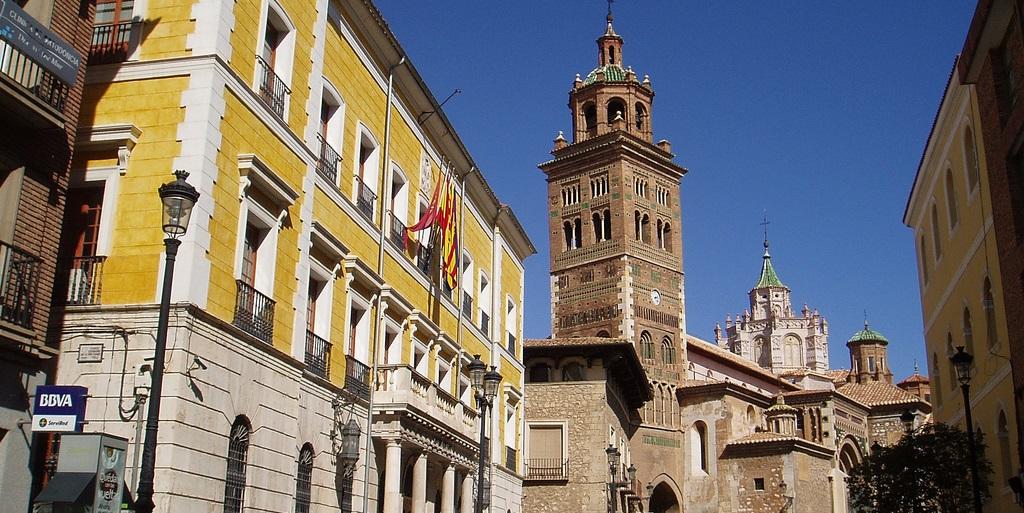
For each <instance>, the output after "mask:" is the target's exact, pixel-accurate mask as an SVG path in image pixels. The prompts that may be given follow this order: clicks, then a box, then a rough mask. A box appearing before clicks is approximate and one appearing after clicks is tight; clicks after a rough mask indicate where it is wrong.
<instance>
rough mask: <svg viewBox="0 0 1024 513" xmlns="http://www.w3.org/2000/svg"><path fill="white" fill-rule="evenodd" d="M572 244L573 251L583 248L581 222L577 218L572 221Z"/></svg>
mask: <svg viewBox="0 0 1024 513" xmlns="http://www.w3.org/2000/svg"><path fill="white" fill-rule="evenodd" d="M573 243H574V245H573V248H574V249H575V248H582V247H583V222H582V221H580V218H578V217H577V218H576V219H575V220H574V221H573Z"/></svg>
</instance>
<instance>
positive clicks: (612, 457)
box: [604, 444, 653, 513]
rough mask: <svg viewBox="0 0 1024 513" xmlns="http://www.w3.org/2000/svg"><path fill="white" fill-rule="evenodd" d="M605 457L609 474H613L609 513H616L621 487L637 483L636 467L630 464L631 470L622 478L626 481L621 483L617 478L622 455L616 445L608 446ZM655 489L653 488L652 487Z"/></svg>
mask: <svg viewBox="0 0 1024 513" xmlns="http://www.w3.org/2000/svg"><path fill="white" fill-rule="evenodd" d="M604 452H605V455H606V456H608V473H609V474H611V480H610V481H609V482H608V503H609V506H608V507H609V511H611V512H612V513H614V512H615V511H616V509H618V497H617V494H616V492H617V491H618V489H619V488H620V487H624V486H632V485H633V483H634V482H635V481H636V467H635V466H633V464H632V463H630V464H629V468H627V469H626V475H624V476H622V477H624V478H625V479H624V480H622V481H619V480H618V479H617V476H618V475H619V468H621V464H622V454H621V453H619V449H618V448H617V447H615V446H614V445H611V444H608V448H607V449H605V450H604ZM651 488H652V489H653V487H651Z"/></svg>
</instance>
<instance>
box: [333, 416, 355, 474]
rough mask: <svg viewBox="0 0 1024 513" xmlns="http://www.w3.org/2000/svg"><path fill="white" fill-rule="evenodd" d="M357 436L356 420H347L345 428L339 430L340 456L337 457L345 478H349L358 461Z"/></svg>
mask: <svg viewBox="0 0 1024 513" xmlns="http://www.w3.org/2000/svg"><path fill="white" fill-rule="evenodd" d="M359 435H360V431H359V423H358V422H356V419H348V422H347V423H346V424H345V427H343V428H342V429H341V454H339V455H338V461H340V462H341V472H342V474H343V475H344V476H345V477H350V476H351V475H352V473H353V472H355V470H356V462H358V461H359Z"/></svg>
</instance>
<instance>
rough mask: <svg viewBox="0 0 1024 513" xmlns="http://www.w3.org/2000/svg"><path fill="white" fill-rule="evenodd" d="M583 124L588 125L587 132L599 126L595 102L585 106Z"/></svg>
mask: <svg viewBox="0 0 1024 513" xmlns="http://www.w3.org/2000/svg"><path fill="white" fill-rule="evenodd" d="M583 124H584V126H586V129H587V132H592V131H593V130H594V129H596V128H597V106H596V105H594V104H593V103H588V104H586V105H584V106H583Z"/></svg>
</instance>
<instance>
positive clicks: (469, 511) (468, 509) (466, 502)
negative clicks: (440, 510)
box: [459, 469, 476, 513]
mask: <svg viewBox="0 0 1024 513" xmlns="http://www.w3.org/2000/svg"><path fill="white" fill-rule="evenodd" d="M475 500H476V495H474V494H473V470H472V469H469V470H467V471H466V475H465V476H463V477H462V511H459V513H473V501H475Z"/></svg>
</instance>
